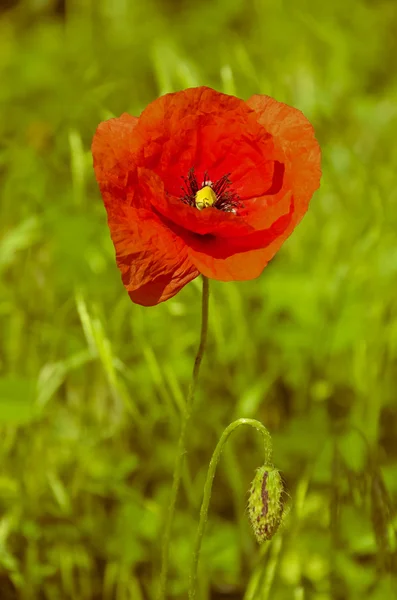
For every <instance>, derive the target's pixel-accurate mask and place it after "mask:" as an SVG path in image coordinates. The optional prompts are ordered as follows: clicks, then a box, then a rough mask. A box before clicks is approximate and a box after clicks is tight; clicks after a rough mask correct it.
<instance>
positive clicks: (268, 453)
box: [189, 419, 272, 600]
mask: <svg viewBox="0 0 397 600" xmlns="http://www.w3.org/2000/svg"><path fill="white" fill-rule="evenodd" d="M240 425H250V426H251V427H253V428H254V429H256V430H257V431H259V433H260V434H261V435H262V439H263V445H264V455H265V457H264V463H265V464H267V465H271V464H272V440H271V437H270V434H269V432H268V430H267V429H266V427H265V426H264V425H262V423H261V422H260V421H256V420H255V419H237V421H233V423H230V425H228V426H227V427H226V429H225V430H224V432H223V433H222V435H221V437H220V439H219V442H218V444H217V446H216V448H215V450H214V453H213V455H212V458H211V461H210V464H209V466H208V471H207V478H206V481H205V486H204V495H203V501H202V504H201V509H200V521H199V525H198V528H197V533H196V540H195V544H194V550H193V557H192V563H191V568H190V576H189V600H195V598H196V587H197V569H198V563H199V559H200V551H201V542H202V539H203V536H204V532H205V528H206V525H207V521H208V508H209V504H210V500H211V492H212V484H213V482H214V477H215V471H216V467H217V466H218V462H219V459H220V457H221V454H222V450H223V447H224V445H225V444H226V442H227V440H228V438H229V437H230V435H231V434H232V433H233V431H235V429H237V428H238V427H240Z"/></svg>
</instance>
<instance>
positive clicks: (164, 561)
mask: <svg viewBox="0 0 397 600" xmlns="http://www.w3.org/2000/svg"><path fill="white" fill-rule="evenodd" d="M208 300H209V282H208V279H207V277H204V276H203V295H202V308H201V335H200V344H199V347H198V350H197V355H196V359H195V361H194V367H193V376H192V380H191V383H190V387H189V393H188V396H187V400H186V405H185V410H184V413H183V415H182V423H181V432H180V435H179V441H178V452H177V455H176V460H175V466H174V475H173V480H172V487H171V494H170V500H169V505H168V510H167V514H166V521H165V527H164V536H163V542H162V552H161V573H160V585H159V592H158V595H157V598H158V600H165V595H166V588H167V575H168V565H169V554H170V541H171V529H172V524H173V521H174V513H175V505H176V500H177V497H178V491H179V485H180V482H181V477H182V471H183V462H184V458H185V454H186V436H187V431H188V424H189V420H190V416H191V414H192V408H193V401H194V392H195V390H196V384H197V379H198V375H199V371H200V365H201V361H202V358H203V354H204V350H205V344H206V340H207V330H208Z"/></svg>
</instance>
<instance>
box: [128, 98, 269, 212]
mask: <svg viewBox="0 0 397 600" xmlns="http://www.w3.org/2000/svg"><path fill="white" fill-rule="evenodd" d="M134 135H135V136H136V137H137V139H138V138H139V139H141V140H144V144H143V146H142V148H141V151H140V153H139V156H138V157H137V161H138V162H139V164H140V166H142V167H145V168H147V169H150V170H153V171H154V172H155V173H156V174H158V175H159V176H160V178H161V179H162V181H163V182H164V186H165V189H166V191H167V193H168V194H170V195H171V196H174V197H180V196H181V186H182V176H183V175H184V176H186V175H187V174H188V172H189V170H190V169H191V168H192V167H194V168H195V170H196V175H197V179H198V180H199V182H200V183H201V181H202V180H203V178H204V173H205V172H206V171H207V172H208V174H209V176H210V178H211V180H212V181H216V180H217V179H220V178H221V177H222V176H224V175H225V174H226V173H231V180H232V185H233V188H234V189H235V191H236V192H237V193H239V194H241V198H242V200H244V197H245V194H248V196H251V197H252V196H258V195H260V194H262V193H265V192H266V190H268V189H269V188H270V186H271V184H272V178H273V170H274V168H273V157H272V153H273V147H274V144H273V140H272V137H271V135H270V134H269V133H268V132H267V131H266V130H265V129H264V128H263V127H262V126H261V125H260V124H259V123H258V120H257V115H256V113H255V111H254V110H253V109H251V108H249V107H248V106H247V104H246V103H245V102H244V101H243V100H240V99H238V98H235V97H234V96H229V95H227V94H222V93H220V92H216V91H215V90H212V89H210V88H206V87H201V88H190V89H187V90H184V91H182V92H176V93H173V94H166V95H165V96H162V97H161V98H159V99H158V100H156V101H154V102H152V103H151V104H149V106H148V107H147V108H146V109H145V110H144V111H143V113H142V115H141V116H140V118H139V123H138V126H137V128H136V130H135V133H134Z"/></svg>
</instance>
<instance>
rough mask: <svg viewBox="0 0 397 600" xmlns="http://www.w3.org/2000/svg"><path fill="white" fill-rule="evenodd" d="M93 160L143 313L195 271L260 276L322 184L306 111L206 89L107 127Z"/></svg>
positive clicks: (128, 282) (223, 276) (225, 277)
mask: <svg viewBox="0 0 397 600" xmlns="http://www.w3.org/2000/svg"><path fill="white" fill-rule="evenodd" d="M92 152H93V156H94V168H95V173H96V178H97V180H98V183H99V186H100V189H101V193H102V196H103V200H104V203H105V207H106V210H107V213H108V222H109V228H110V232H111V236H112V240H113V243H114V246H115V249H116V258H117V264H118V266H119V268H120V271H121V274H122V279H123V283H124V285H125V287H126V289H127V290H128V293H129V295H130V297H131V299H132V300H133V301H134V302H137V303H138V304H143V305H146V306H150V305H153V304H157V303H159V302H162V301H164V300H167V299H168V298H171V297H172V296H174V295H175V294H176V293H177V292H178V291H179V290H180V289H181V288H182V287H183V286H184V285H186V284H187V283H188V282H189V281H191V280H192V279H194V278H195V277H197V276H198V275H199V274H200V273H202V274H203V275H205V276H206V277H210V278H212V279H218V280H220V281H230V280H246V279H253V278H255V277H258V275H259V274H260V273H261V272H262V270H263V269H264V267H265V266H266V264H267V263H268V262H269V260H270V259H271V258H272V257H273V256H274V254H275V253H276V252H277V250H278V249H279V248H280V246H281V245H282V243H283V242H284V240H285V239H286V238H287V237H288V236H289V235H290V234H291V232H292V231H293V229H294V228H295V226H296V225H297V224H298V223H299V221H300V220H301V218H302V217H303V215H304V214H305V212H306V210H307V208H308V205H309V201H310V198H311V197H312V195H313V192H314V191H315V190H316V189H317V188H318V187H319V184H320V176H321V170H320V148H319V145H318V143H317V141H316V139H315V137H314V132H313V128H312V126H311V125H310V123H309V122H308V121H307V119H306V118H305V117H304V116H303V114H302V113H301V112H300V111H299V110H297V109H295V108H291V107H290V106H287V105H286V104H282V103H281V102H277V101H276V100H274V99H273V98H270V97H269V96H259V95H256V96H252V98H250V99H249V100H248V101H247V102H244V101H243V100H240V99H239V98H235V97H234V96H228V95H226V94H221V93H219V92H216V91H214V90H212V89H210V88H207V87H199V88H191V89H187V90H184V91H182V92H177V93H174V94H166V95H165V96H162V97H161V98H159V99H158V100H155V101H154V102H152V103H151V104H149V106H147V108H145V110H144V111H143V112H142V114H141V116H140V117H139V118H136V117H131V116H130V115H128V114H123V115H122V116H121V117H120V118H118V119H110V120H109V121H106V122H104V123H101V124H100V125H99V127H98V129H97V132H96V134H95V137H94V141H93V146H92Z"/></svg>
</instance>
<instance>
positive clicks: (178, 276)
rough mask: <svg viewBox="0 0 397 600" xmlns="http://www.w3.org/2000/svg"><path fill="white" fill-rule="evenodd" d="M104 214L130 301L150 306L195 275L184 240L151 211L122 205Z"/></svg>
mask: <svg viewBox="0 0 397 600" xmlns="http://www.w3.org/2000/svg"><path fill="white" fill-rule="evenodd" d="M108 216H109V228H110V231H111V236H112V240H113V244H114V247H115V249H116V260H117V265H118V267H119V269H120V271H121V276H122V280H123V283H124V285H125V287H126V289H127V291H128V293H129V295H130V297H131V299H132V300H133V302H136V303H137V304H142V305H144V306H152V305H154V304H158V303H159V302H163V301H164V300H168V299H169V298H172V296H174V295H175V294H177V293H178V292H179V290H181V289H182V288H183V287H184V286H185V285H186V284H187V283H189V281H192V279H194V278H195V277H197V276H198V275H199V272H198V270H197V268H196V267H195V266H194V265H193V264H192V262H191V261H190V259H189V257H188V253H187V250H186V245H185V244H184V242H183V241H182V240H181V238H180V237H178V236H177V235H176V234H175V233H174V232H173V231H171V229H169V228H167V227H166V226H164V224H163V223H161V221H160V220H159V219H157V218H156V217H155V216H154V215H153V213H152V212H151V211H148V210H146V209H143V208H138V209H137V208H132V207H129V206H125V207H124V208H122V209H119V210H118V211H113V212H112V213H111V214H109V213H108Z"/></svg>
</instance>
